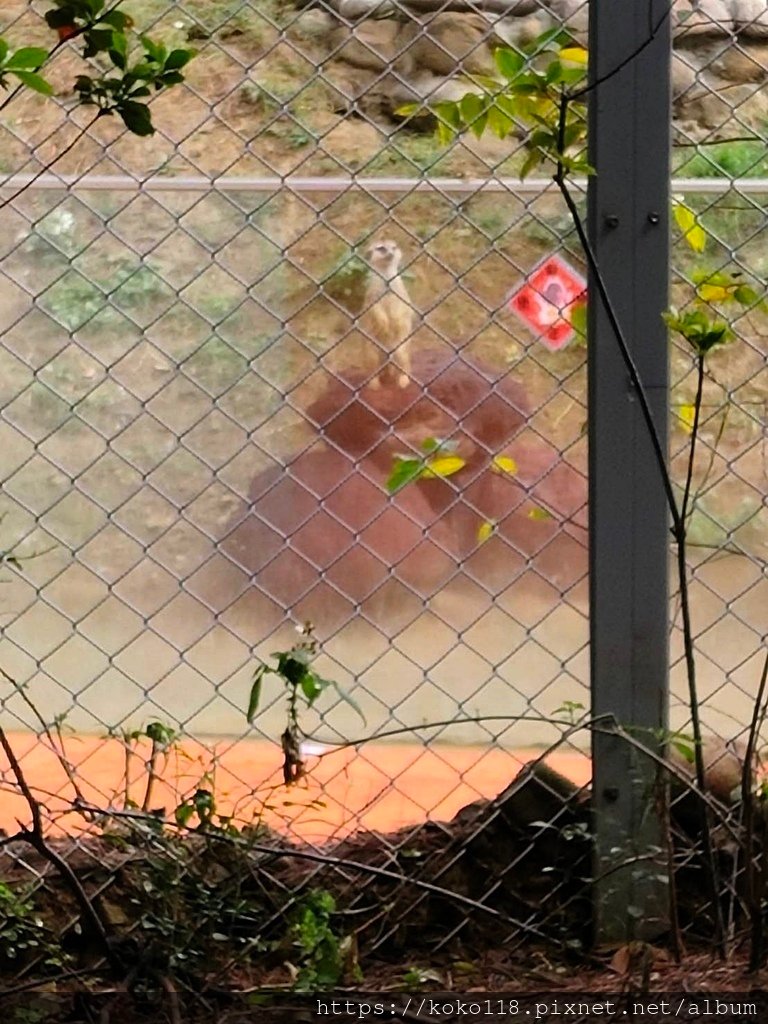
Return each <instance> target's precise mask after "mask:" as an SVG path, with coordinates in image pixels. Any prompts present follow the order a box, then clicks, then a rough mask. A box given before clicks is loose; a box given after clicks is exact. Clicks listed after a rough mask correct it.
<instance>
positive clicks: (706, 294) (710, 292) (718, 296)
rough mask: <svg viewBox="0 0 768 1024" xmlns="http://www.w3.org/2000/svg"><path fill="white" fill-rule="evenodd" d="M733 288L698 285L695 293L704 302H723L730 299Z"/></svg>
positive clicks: (718, 285) (719, 285)
mask: <svg viewBox="0 0 768 1024" xmlns="http://www.w3.org/2000/svg"><path fill="white" fill-rule="evenodd" d="M732 291H733V288H727V287H726V286H725V285H722V284H700V285H699V287H698V288H697V289H696V293H697V295H698V296H699V298H700V299H703V300H704V302H724V301H725V300H726V299H728V298H730V296H731V292H732Z"/></svg>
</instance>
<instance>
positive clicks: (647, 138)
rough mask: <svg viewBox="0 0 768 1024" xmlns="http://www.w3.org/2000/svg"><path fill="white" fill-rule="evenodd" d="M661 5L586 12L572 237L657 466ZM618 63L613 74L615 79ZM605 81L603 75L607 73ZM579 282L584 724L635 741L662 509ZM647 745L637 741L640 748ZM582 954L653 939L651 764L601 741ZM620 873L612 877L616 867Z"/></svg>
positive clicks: (659, 625) (646, 696)
mask: <svg viewBox="0 0 768 1024" xmlns="http://www.w3.org/2000/svg"><path fill="white" fill-rule="evenodd" d="M668 13H669V3H668V0H649V2H648V3H616V2H615V0H592V2H591V3H590V25H589V53H590V81H591V83H592V85H593V89H592V91H591V92H590V94H589V140H590V162H591V164H592V166H593V167H594V168H595V170H596V174H595V175H594V176H593V177H592V178H591V179H590V184H589V192H588V201H589V214H588V229H589V238H590V243H591V246H592V250H593V252H594V254H595V256H596V261H597V266H598V268H599V271H598V273H599V274H600V276H601V277H602V280H603V282H604V284H605V286H606V288H607V291H608V294H609V296H610V301H611V304H612V306H613V308H614V310H615V312H616V314H617V317H618V321H619V324H620V325H621V328H622V331H623V334H624V337H625V339H626V342H627V345H628V347H629V350H630V352H631V354H632V357H633V359H634V362H635V365H636V366H637V368H638V371H639V375H640V379H641V381H642V383H643V387H644V390H645V392H646V394H647V396H648V399H649V402H650V405H651V409H652V411H653V415H654V418H655V421H656V429H657V431H658V433H659V435H660V438H661V442H662V448H663V450H664V452H665V453H666V450H667V408H668V384H669V380H668V345H667V334H666V329H665V327H664V324H663V322H662V319H661V313H662V311H663V310H664V309H666V307H667V301H668V267H669V149H670V122H671V112H670V91H669V74H670V30H669V18H668ZM624 62H626V63H624ZM613 72H615V73H613ZM596 281H597V276H596V274H595V273H593V274H592V275H591V278H590V282H589V296H590V302H589V321H590V322H589V445H590V458H589V500H590V508H589V511H590V601H591V625H590V629H591V679H592V711H593V714H594V715H600V714H606V713H611V714H613V715H614V716H615V717H616V719H617V720H618V722H620V723H621V724H622V725H623V726H625V727H627V728H628V729H631V730H632V731H633V733H634V735H636V736H637V737H638V738H642V739H643V740H645V741H647V740H649V739H650V738H651V737H653V736H658V735H659V731H660V730H663V729H665V728H666V724H667V710H668V662H669V658H668V578H667V558H668V548H669V530H668V523H669V517H668V508H667V504H666V501H665V494H664V490H663V487H662V477H661V473H660V469H659V466H658V463H657V461H656V459H655V457H654V453H653V451H652V448H651V443H650V440H649V431H648V427H647V425H646V423H645V422H644V420H643V416H642V412H641V409H640V404H639V402H638V401H637V395H636V393H635V390H634V388H633V386H632V384H631V382H630V379H629V374H628V371H627V366H626V364H625V362H624V360H623V359H622V356H621V353H620V351H619V347H618V344H617V340H616V334H615V332H614V330H613V329H612V327H611V325H610V323H609V320H608V317H607V315H606V309H605V305H604V303H603V302H601V301H600V300H599V298H598V289H597V284H596ZM650 730H653V732H651V731H650ZM592 749H593V758H594V776H593V809H594V833H595V859H594V867H595V877H596V879H597V881H596V885H595V929H596V939H597V941H598V942H604V943H609V942H623V941H627V940H629V939H633V938H638V939H647V938H652V937H653V936H655V935H658V934H659V933H660V932H661V931H663V930H664V929H665V928H666V927H667V921H668V891H667V890H668V886H667V885H666V884H665V879H664V866H663V865H664V858H663V856H660V857H659V858H658V859H656V860H655V862H654V859H653V858H652V859H647V855H648V853H649V852H653V851H654V849H657V850H659V851H660V850H661V848H662V847H663V845H664V835H663V828H662V822H661V821H660V818H659V815H658V814H657V813H656V808H655V805H654V802H653V789H654V787H653V782H654V778H655V775H656V771H655V765H654V763H653V762H652V761H651V760H650V759H649V758H647V757H645V756H644V755H642V754H638V753H637V752H636V751H634V750H633V749H632V748H631V747H630V746H629V745H628V744H627V743H626V742H624V741H622V740H620V739H617V738H615V737H612V736H609V735H605V734H599V733H598V734H596V735H595V737H594V742H593V748H592ZM621 865H623V866H621Z"/></svg>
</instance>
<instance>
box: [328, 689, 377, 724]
mask: <svg viewBox="0 0 768 1024" xmlns="http://www.w3.org/2000/svg"><path fill="white" fill-rule="evenodd" d="M323 683H324V685H325V686H332V687H333V688H334V690H335V691H336V693H338V695H339V697H340V698H341V699H342V700H343V701H344V703H345V704H349V706H350V707H351V708H352V710H353V711H356V712H357V713H358V715H359V716H360V718H361V719H362V722H363V725H368V722H367V721H366V718H365V715H364V714H363V712H362V709H361V707H360V705H359V704H358V703H357V701H356V700H355V699H354V697H351V696H350V694H348V693H347V692H346V690H344V689H343V688H342V687H341V686H339V684H338V683H337V682H336V681H335V680H328V679H324V680H323Z"/></svg>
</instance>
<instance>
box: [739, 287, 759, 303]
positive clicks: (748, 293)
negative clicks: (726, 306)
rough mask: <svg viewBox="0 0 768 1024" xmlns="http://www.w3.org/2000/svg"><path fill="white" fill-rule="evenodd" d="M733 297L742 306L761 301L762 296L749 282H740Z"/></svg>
mask: <svg viewBox="0 0 768 1024" xmlns="http://www.w3.org/2000/svg"><path fill="white" fill-rule="evenodd" d="M733 297H734V299H735V300H736V301H737V302H738V303H740V304H741V305H742V306H754V305H756V304H757V303H758V302H759V301H760V296H759V295H758V294H757V292H756V291H755V289H754V288H750V286H749V285H748V284H740V285H739V287H738V288H737V289H736V290H735V291H734V293H733Z"/></svg>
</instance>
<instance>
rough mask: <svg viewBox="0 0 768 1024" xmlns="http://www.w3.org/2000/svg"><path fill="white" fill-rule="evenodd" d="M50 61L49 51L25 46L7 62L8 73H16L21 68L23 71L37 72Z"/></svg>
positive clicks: (40, 47)
mask: <svg viewBox="0 0 768 1024" xmlns="http://www.w3.org/2000/svg"><path fill="white" fill-rule="evenodd" d="M47 59H48V51H47V50H45V49H43V47H42V46H24V47H22V48H21V49H20V50H17V51H16V52H15V53H12V54H11V56H10V57H9V58H8V60H7V61H6V62H5V69H6V71H15V70H16V69H17V68H20V69H21V70H22V71H26V70H29V71H37V69H38V68H39V67H40V66H41V65H42V64H45V62H46V60H47Z"/></svg>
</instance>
